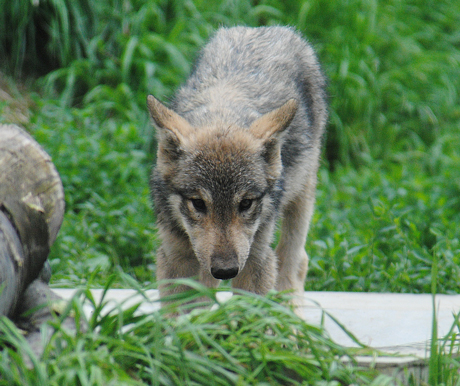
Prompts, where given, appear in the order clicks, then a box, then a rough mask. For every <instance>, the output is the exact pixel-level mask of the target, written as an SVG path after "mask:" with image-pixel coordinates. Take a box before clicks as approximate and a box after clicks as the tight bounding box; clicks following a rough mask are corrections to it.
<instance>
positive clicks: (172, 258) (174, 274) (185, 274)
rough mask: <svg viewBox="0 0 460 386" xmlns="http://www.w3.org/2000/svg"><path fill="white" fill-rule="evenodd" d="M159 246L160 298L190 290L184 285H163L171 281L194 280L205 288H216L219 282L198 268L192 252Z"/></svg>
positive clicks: (158, 273)
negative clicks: (166, 250)
mask: <svg viewBox="0 0 460 386" xmlns="http://www.w3.org/2000/svg"><path fill="white" fill-rule="evenodd" d="M167 249H168V252H169V253H166V252H165V248H164V246H161V247H160V248H159V250H158V253H157V279H158V281H159V282H160V284H159V290H160V298H164V297H165V296H168V295H173V294H177V293H180V292H184V291H187V290H190V287H188V286H186V285H175V284H174V283H173V284H170V283H164V282H162V281H168V280H171V279H181V278H196V279H198V280H199V281H200V283H202V284H203V285H205V286H207V287H217V286H218V284H219V280H216V279H214V278H213V277H212V276H211V274H210V273H209V272H207V271H203V270H202V269H201V268H200V265H199V263H198V260H197V259H196V257H195V255H194V253H193V251H192V250H187V249H186V248H185V249H181V250H179V249H171V248H167Z"/></svg>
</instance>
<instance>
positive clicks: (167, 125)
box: [147, 95, 192, 140]
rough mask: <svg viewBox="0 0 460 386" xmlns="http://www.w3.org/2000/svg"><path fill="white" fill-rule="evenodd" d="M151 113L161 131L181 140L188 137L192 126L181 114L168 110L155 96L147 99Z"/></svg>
mask: <svg viewBox="0 0 460 386" xmlns="http://www.w3.org/2000/svg"><path fill="white" fill-rule="evenodd" d="M147 106H148V108H149V112H150V115H151V117H152V118H153V120H154V121H155V123H156V124H157V126H158V128H159V129H167V130H169V131H171V132H172V133H173V134H174V135H175V136H176V137H177V138H178V139H179V140H180V139H182V138H184V137H187V135H188V134H189V133H190V132H191V130H192V126H191V125H190V124H189V123H188V122H187V121H186V120H185V119H184V118H182V117H181V116H180V115H179V114H177V113H176V112H174V111H172V110H171V109H168V108H167V107H166V106H165V105H164V104H163V103H161V102H160V101H159V100H158V99H156V98H155V97H154V96H153V95H149V96H148V97H147Z"/></svg>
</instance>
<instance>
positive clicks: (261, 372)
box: [0, 286, 390, 386]
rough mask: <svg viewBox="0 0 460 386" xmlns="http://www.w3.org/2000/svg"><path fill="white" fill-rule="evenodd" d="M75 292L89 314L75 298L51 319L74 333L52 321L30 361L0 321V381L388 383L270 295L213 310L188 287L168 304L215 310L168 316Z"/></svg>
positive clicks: (236, 299)
mask: <svg viewBox="0 0 460 386" xmlns="http://www.w3.org/2000/svg"><path fill="white" fill-rule="evenodd" d="M83 294H84V295H85V296H86V297H87V299H88V301H89V302H90V303H91V304H93V306H94V310H95V311H94V313H93V314H92V316H91V318H90V319H86V318H85V316H84V313H83V309H82V303H81V299H80V298H78V297H77V298H75V299H74V301H73V304H70V306H69V307H68V308H67V310H66V311H64V313H63V314H62V315H61V316H60V320H62V319H63V318H64V317H65V316H66V315H69V313H70V312H73V313H74V314H75V315H77V317H80V319H78V320H80V324H79V327H77V331H76V332H69V331H66V330H65V329H62V328H60V327H59V326H60V323H61V322H60V320H56V321H54V322H52V325H54V326H55V327H56V328H57V330H56V332H55V333H54V334H53V336H52V337H51V339H50V343H49V344H48V345H47V346H46V349H45V352H44V354H43V356H42V358H40V359H38V358H36V357H35V356H34V354H33V353H31V352H30V351H28V349H27V345H26V344H25V342H24V338H23V337H22V336H21V335H20V334H18V332H17V330H16V329H15V327H14V326H13V325H12V324H11V322H10V321H9V320H8V319H6V318H1V319H0V331H1V332H2V334H0V343H1V344H2V346H4V347H5V348H4V350H3V352H2V356H1V360H0V374H1V378H0V384H1V385H3V384H7V385H10V386H13V385H18V386H19V385H21V386H24V385H34V386H35V385H64V384H65V385H73V384H75V385H145V384H148V385H280V384H285V385H301V384H302V385H306V384H308V385H318V386H319V385H323V386H325V385H330V386H333V385H334V386H335V385H340V384H347V385H349V384H360V385H380V386H382V385H385V384H388V382H389V380H390V378H389V377H384V376H379V375H378V374H376V373H375V372H374V371H372V370H366V371H364V370H360V369H357V368H356V367H353V365H352V364H347V363H345V362H344V359H345V358H348V354H347V353H346V351H344V349H343V348H341V347H340V346H337V345H336V344H335V343H333V342H332V341H331V340H330V339H329V338H328V337H327V335H326V334H325V332H324V330H323V329H322V328H321V327H312V326H310V325H308V324H306V323H305V322H304V321H303V320H302V319H300V318H298V317H297V316H296V315H295V314H294V313H293V312H292V311H290V310H289V308H287V307H285V305H283V304H282V303H283V301H285V300H286V298H285V297H283V296H282V295H279V294H275V293H273V294H270V295H269V296H267V297H265V298H262V297H258V296H256V295H250V294H243V293H242V294H235V295H234V296H233V297H232V298H231V299H230V300H228V301H226V302H224V303H221V304H219V303H218V302H217V300H216V293H215V290H208V289H206V288H202V287H200V286H196V291H193V292H191V293H190V294H184V295H182V296H181V299H176V305H177V306H178V307H179V308H182V307H186V304H184V303H183V302H184V300H187V299H190V298H191V297H192V296H197V295H198V296H203V295H204V296H206V297H207V298H208V299H209V300H208V302H211V303H214V304H219V307H218V308H216V309H215V310H212V311H209V310H206V309H202V310H200V309H195V310H194V311H193V312H192V313H191V314H188V315H186V316H181V317H178V318H168V317H167V315H165V312H164V310H163V312H154V313H152V314H150V315H137V314H136V310H137V308H138V305H135V306H132V307H130V308H128V309H126V310H125V311H123V312H119V311H118V310H117V309H116V308H115V309H112V310H109V311H108V309H107V307H106V308H105V310H104V300H102V303H97V302H95V301H94V299H93V298H92V296H91V293H90V292H89V291H88V290H86V291H84V292H83ZM107 312H108V313H107ZM83 326H85V327H83ZM24 358H26V360H28V361H29V362H30V363H32V364H33V368H30V369H28V368H27V367H26V366H25V362H24V360H25V359H24ZM351 363H353V361H352V360H351ZM305 382H307V383H305Z"/></svg>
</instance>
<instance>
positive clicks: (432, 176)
mask: <svg viewBox="0 0 460 386" xmlns="http://www.w3.org/2000/svg"><path fill="white" fill-rule="evenodd" d="M15 4H16V3H15V2H8V1H7V0H0V9H2V10H3V12H2V13H1V14H0V66H1V67H0V68H1V69H2V71H3V73H4V74H5V76H3V77H2V79H1V83H0V87H1V92H0V122H18V123H20V124H22V125H23V126H25V127H26V128H27V129H28V130H29V131H30V132H31V133H32V134H33V136H34V137H35V138H36V139H37V140H38V141H39V142H40V143H41V144H42V146H43V147H44V148H45V149H46V150H47V151H48V152H49V153H50V155H51V156H52V157H53V161H54V163H55V164H56V166H57V168H58V171H59V172H60V174H61V178H62V180H63V183H64V187H65V192H66V205H67V207H66V214H65V220H64V224H63V226H62V229H61V232H60V235H59V237H58V239H57V241H56V243H55V245H54V246H53V249H52V252H51V256H50V260H51V264H52V268H53V272H54V273H53V278H52V284H53V285H55V286H69V287H73V286H75V285H86V284H88V283H89V284H90V285H93V286H104V285H105V283H106V282H107V278H108V277H109V276H110V275H112V274H113V273H118V274H117V275H118V276H116V279H115V280H114V282H113V283H112V286H124V285H126V282H124V281H123V279H122V277H123V275H120V274H119V273H120V272H124V273H127V274H129V275H130V276H131V277H134V278H135V279H136V280H137V281H139V282H140V283H142V285H144V286H147V285H149V284H153V285H154V280H155V279H154V277H155V249H156V248H157V246H158V240H157V237H156V231H155V227H154V214H153V213H152V210H151V205H150V201H149V192H148V175H149V171H150V167H151V164H152V163H153V162H154V157H155V156H154V149H155V145H156V144H155V140H154V132H153V129H152V127H151V125H150V123H149V121H148V115H147V111H146V107H145V98H146V95H147V93H153V94H155V95H156V96H158V97H160V98H162V99H164V100H166V99H167V98H168V97H169V96H171V95H172V93H173V92H174V89H175V88H176V87H177V86H178V85H179V84H180V82H182V81H183V80H184V79H185V78H186V76H187V74H188V72H189V71H190V68H191V64H192V62H193V58H194V57H195V55H196V52H197V50H198V48H199V47H200V46H202V45H203V44H204V43H205V41H206V39H207V38H208V37H209V35H210V34H212V31H213V30H215V28H216V27H218V26H219V25H234V24H245V25H251V26H256V25H272V24H291V25H295V26H296V27H297V28H298V29H299V30H300V31H301V32H302V33H303V34H305V36H306V37H308V38H309V39H310V40H311V42H312V43H313V44H314V46H315V47H316V48H317V50H318V53H319V57H320V60H321V62H322V63H323V66H324V70H325V72H326V74H327V76H328V78H329V89H328V92H329V95H330V123H329V126H328V133H327V137H326V138H325V146H324V152H323V157H322V159H323V161H322V165H321V170H320V173H319V189H318V195H317V208H316V212H315V215H314V221H313V224H312V227H311V231H310V235H309V240H308V242H307V245H306V249H307V252H308V253H309V255H310V259H311V263H310V271H309V275H308V280H307V283H306V289H307V290H334V291H377V292H378V291H393V292H413V293H419V292H428V293H429V292H430V291H431V285H432V283H433V278H432V266H433V261H436V262H437V268H438V273H437V277H436V282H437V291H438V292H441V293H456V292H458V283H459V281H460V268H459V266H460V228H459V226H458V224H460V168H459V165H460V150H459V149H460V103H459V102H460V101H459V95H458V90H460V3H458V2H455V1H449V0H440V1H424V0H410V1H409V0H408V1H404V2H401V1H396V0H390V1H386V2H377V1H360V0H350V1H342V0H334V1H328V2H323V1H319V0H311V1H290V2H282V1H276V0H271V1H269V0H267V1H258V2H252V1H244V0H233V1H230V0H220V1H216V2H212V4H211V3H210V2H205V1H200V0H196V1H194V2H192V1H187V0H184V1H168V0H159V1H156V2H147V1H146V0H137V1H117V0H112V1H104V2H87V1H84V0H81V1H78V2H72V1H67V0H56V1H54V2H51V1H41V2H39V3H38V4H39V5H34V4H35V3H34V2H24V4H23V6H22V7H16V5H15ZM12 25H14V28H13V27H12ZM11 31H14V33H13V32H11ZM114 318H115V316H114ZM128 320H130V319H129V318H128ZM101 323H102V322H101ZM142 323H144V322H142ZM145 323H146V326H147V325H148V323H150V321H145ZM161 323H166V322H164V321H163V322H161ZM213 323H214V322H213ZM290 323H291V322H290ZM162 326H163V325H162ZM142 328H146V327H142ZM162 328H164V329H168V328H173V327H171V326H169V325H164V327H161V328H159V331H163V332H164V331H165V330H162ZM102 330H104V328H102ZM173 330H174V331H176V327H174V328H173ZM107 331H110V334H112V333H113V331H115V330H113V329H112V330H110V329H109V330H107ZM117 331H118V330H117ZM142 331H143V334H144V333H145V330H142ZM175 333H176V332H174V334H175ZM110 334H109V335H110ZM116 334H122V333H121V332H120V331H118V332H116ZM85 336H86V335H85ZM110 336H112V335H110ZM86 337H87V338H88V339H89V341H91V344H95V345H96V346H97V347H105V348H106V349H107V350H108V351H107V352H106V353H107V355H109V357H110V358H112V360H115V359H114V358H115V357H116V356H111V355H115V354H110V353H112V351H111V349H108V348H107V347H111V346H110V343H108V342H105V343H104V344H102V343H101V342H100V341H97V342H98V343H97V344H96V343H94V341H93V340H91V339H93V338H91V337H88V336H86ZM122 337H123V339H125V338H126V336H125V335H123V334H122ZM94 339H95V338H94ZM98 339H99V338H98ZM111 339H112V338H111ZM145 339H146V340H149V339H154V338H145ZM171 339H173V340H174V339H176V337H174V338H171ZM177 339H179V341H181V338H177ZM85 342H86V343H82V344H83V346H81V347H84V348H85V350H86V349H89V348H91V347H95V346H91V344H90V345H89V346H86V344H89V343H88V342H87V341H85ZM75 344H76V345H77V342H75ZM99 344H101V345H102V346H99ZM158 344H160V343H158ZM104 345H105V346H104ZM69 347H73V346H69ZM219 347H220V346H219ZM82 349H83V348H82ZM119 349H120V350H121V351H123V350H124V348H119ZM63 350H64V348H63ZM148 350H150V348H149V349H148ZM148 350H147V351H148ZM218 350H220V352H228V351H226V350H227V348H224V349H223V351H221V349H220V348H219V349H218ZM229 350H230V351H231V349H229ZM52 352H53V353H55V351H52ZM50 355H51V354H50ZM53 355H59V354H57V353H56V354H53ZM130 355H131V354H130ZM133 355H134V354H133ZM136 355H137V354H136ZM109 357H108V358H109ZM4 358H5V357H4ZM85 358H86V357H85ZM93 359H94V358H93ZM8 360H9V359H3V361H4V362H3V364H5V363H9V362H8ZM53 360H57V362H52V360H51V359H50V357H48V359H47V360H46V364H42V365H40V366H42V367H43V366H45V367H44V368H43V369H42V370H43V371H44V373H43V374H46V373H47V371H49V369H50V367H49V366H54V367H53V368H54V369H55V371H56V373H53V374H57V371H58V369H59V366H61V364H60V363H59V361H60V360H63V359H62V358H59V356H58V357H57V359H53ZM90 360H91V358H89V357H88V358H86V359H85V360H84V361H85V362H84V363H85V364H88V363H90ZM94 360H95V359H94ZM108 360H109V359H108ZM145 360H146V361H148V360H151V358H150V359H146V358H145ZM238 360H240V359H238ZM5 361H6V362H5ZM86 361H88V362H86ZM52 363H54V364H52ZM129 363H131V362H129V361H128V365H127V366H126V368H124V369H123V371H126V372H127V373H129V374H131V371H132V367H130V365H129ZM145 363H147V362H145ZM149 363H150V362H149ZM258 363H265V362H258ZM331 363H332V362H331ZM331 363H329V364H328V366H332V367H334V366H336V364H331ZM333 363H335V362H333ZM88 366H89V365H88ZM98 368H99V367H98ZM45 370H46V371H45ZM106 370H107V371H106ZM227 370H228V369H227ZM227 370H225V371H227ZM81 371H83V370H81ZM85 371H90V370H88V369H86V370H85ZM100 371H102V372H103V374H105V375H104V376H107V377H109V376H108V375H107V374H111V372H110V371H111V370H110V368H109V369H105V370H100ZM120 371H121V370H120ZM222 371H224V370H222ZM228 371H233V372H235V371H236V370H235V369H234V368H232V369H231V370H228ZM90 372H91V371H90ZM236 373H238V371H236ZM37 374H38V375H37V377H38V376H39V375H40V374H41V373H37ZM91 374H96V373H91ZM238 374H239V373H238ZM246 375H247V374H246ZM246 375H245V376H242V377H243V378H244V379H249V378H245V377H246ZM31 376H32V375H30V374H29V375H27V377H31ZM93 376H94V377H96V375H93ZM56 377H57V375H56ZM137 377H139V380H140V381H139V382H141V380H142V382H144V381H145V382H147V383H148V382H149V381H147V380H146V379H147V375H145V374H142V375H136V376H134V378H133V379H137ZM243 378H242V379H243ZM323 378H324V377H323ZM333 378H334V377H331V378H330V379H333ZM31 379H32V378H31ZM31 379H29V381H28V382H32V380H31ZM37 379H38V378H37ZM53 379H60V380H62V378H53ZM82 379H83V378H82ZM101 379H102V378H101ZM104 379H106V378H104ZM107 379H109V378H107ZM162 379H163V378H162ZM254 379H255V378H254ZM257 379H259V380H260V379H262V378H257ZM264 379H269V377H268V376H267V377H266V378H264ZM318 379H321V376H320V377H319V378H318ZM1 382H2V381H1V380H0V384H1ZM53 382H54V381H53ZM55 382H57V383H56V384H58V383H60V382H61V381H55ZM80 382H81V384H97V383H94V382H93V381H91V382H93V383H91V382H90V381H88V382H87V383H85V382H83V381H80ZM133 382H134V381H133ZM162 382H163V381H154V380H151V381H150V384H162ZM171 382H172V384H174V381H171ZM197 382H198V381H197ZM229 382H230V383H231V381H229ZM251 382H252V383H251ZM267 382H268V383H270V381H267ZM315 382H316V381H315ZM315 382H313V381H312V382H311V384H315ZM318 382H319V381H318ZM343 382H345V383H346V382H347V381H343ZM356 382H358V381H356ZM365 382H367V381H362V384H367V383H365ZM381 382H382V383H380V384H384V383H383V381H381ZM134 383H135V382H134ZM198 383H199V382H198ZM248 383H249V384H255V381H248ZM358 383H361V381H359V382H358ZM30 384H33V382H32V383H30ZM164 384H168V383H167V382H165V383H164ZM189 384H193V383H189ZM233 384H237V383H236V382H234V383H233ZM241 384H244V383H241ZM272 384H276V382H275V383H272ZM316 384H319V383H316ZM324 384H327V383H324ZM446 384H449V383H446ZM450 384H453V383H450Z"/></svg>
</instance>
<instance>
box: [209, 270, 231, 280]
mask: <svg viewBox="0 0 460 386" xmlns="http://www.w3.org/2000/svg"><path fill="white" fill-rule="evenodd" d="M211 274H212V276H214V277H215V278H216V279H220V280H228V279H233V278H234V277H235V276H236V275H238V267H231V268H211Z"/></svg>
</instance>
